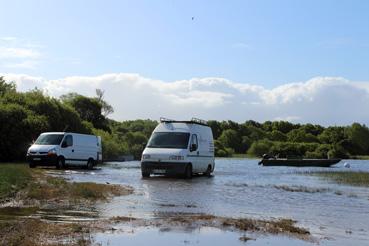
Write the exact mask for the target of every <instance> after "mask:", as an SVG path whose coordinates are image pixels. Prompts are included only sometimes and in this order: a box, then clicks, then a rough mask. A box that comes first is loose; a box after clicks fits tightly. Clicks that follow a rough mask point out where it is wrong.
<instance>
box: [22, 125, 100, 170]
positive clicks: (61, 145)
mask: <svg viewBox="0 0 369 246" xmlns="http://www.w3.org/2000/svg"><path fill="white" fill-rule="evenodd" d="M27 161H28V163H29V166H30V167H31V168H33V167H36V166H56V167H58V168H64V167H65V166H67V165H79V166H85V167H87V168H89V169H92V168H93V166H94V165H96V164H97V163H98V162H101V161H102V151H101V137H99V136H94V135H86V134H78V133H71V132H45V133H42V134H41V135H40V136H39V137H38V138H37V140H36V141H35V142H34V143H33V144H32V146H31V147H30V148H29V149H28V151H27Z"/></svg>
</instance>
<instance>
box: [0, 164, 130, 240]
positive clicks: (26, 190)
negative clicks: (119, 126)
mask: <svg viewBox="0 0 369 246" xmlns="http://www.w3.org/2000/svg"><path fill="white" fill-rule="evenodd" d="M46 170H47V169H46ZM46 170H45V169H30V168H28V166H26V165H25V164H0V245H28V246H33V245H60V243H58V242H65V243H66V244H68V245H90V244H91V242H90V233H92V232H93V231H96V230H97V231H99V230H104V228H100V225H96V223H97V222H88V223H87V222H85V223H82V222H78V221H76V222H72V223H71V222H69V223H60V222H59V223H55V222H53V221H47V220H46V221H45V220H41V219H39V218H37V216H36V218H34V217H32V215H35V214H37V213H38V212H42V211H43V210H44V209H49V210H51V211H56V212H61V213H62V211H64V210H72V211H82V210H83V211H91V210H92V209H94V205H95V203H96V202H102V201H107V200H109V198H111V197H113V196H119V195H127V194H131V193H132V191H133V190H132V189H131V188H130V187H123V186H120V185H110V184H109V185H108V184H96V183H90V182H82V183H77V182H67V181H66V180H65V179H63V178H60V177H53V176H50V175H48V174H47V173H46ZM94 223H95V224H94Z"/></svg>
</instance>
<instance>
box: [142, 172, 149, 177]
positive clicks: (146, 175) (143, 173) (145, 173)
mask: <svg viewBox="0 0 369 246" xmlns="http://www.w3.org/2000/svg"><path fill="white" fill-rule="evenodd" d="M141 174H142V177H143V178H150V172H147V171H141Z"/></svg>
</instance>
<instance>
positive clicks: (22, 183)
mask: <svg viewBox="0 0 369 246" xmlns="http://www.w3.org/2000/svg"><path fill="white" fill-rule="evenodd" d="M131 192H132V190H131V189H130V188H128V187H122V186H120V185H107V184H96V183H91V182H81V183H79V182H67V181H66V180H65V179H63V178H59V177H52V176H48V175H47V174H46V173H45V170H42V169H30V168H28V167H27V166H26V165H24V164H1V165H0V199H1V200H0V201H4V200H9V199H13V198H15V197H17V199H24V200H31V199H35V200H40V201H50V200H54V199H58V200H68V201H78V200H89V201H92V202H94V201H98V200H107V199H108V198H109V197H112V196H119V195H127V194H130V193H131Z"/></svg>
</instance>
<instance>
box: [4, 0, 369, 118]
mask: <svg viewBox="0 0 369 246" xmlns="http://www.w3.org/2000/svg"><path fill="white" fill-rule="evenodd" d="M0 6H1V17H2V21H1V22H0V76H5V79H6V80H8V81H15V82H16V83H17V87H18V89H19V90H21V91H27V90H29V89H33V88H34V87H36V86H37V87H38V88H40V89H43V90H44V91H45V92H46V93H47V94H49V95H51V96H54V97H58V96H60V95H62V94H65V93H68V92H77V93H80V94H83V95H89V96H93V95H94V94H95V89H96V88H100V89H103V90H104V91H105V96H106V99H107V100H108V102H110V103H111V104H112V106H113V107H114V109H115V112H114V114H112V115H110V117H112V118H113V119H117V120H127V119H137V118H151V119H158V118H159V117H161V116H165V117H168V118H175V119H188V118H191V117H192V116H196V117H199V118H205V119H217V120H224V119H231V120H235V121H239V122H242V121H245V120H248V119H253V120H258V121H265V120H289V121H293V122H301V123H306V122H311V123H318V124H323V125H347V124H351V123H352V122H360V123H365V124H369V114H368V113H367V111H366V110H362V109H365V108H369V74H368V73H369V14H368V13H369V1H358V0H357V1H352V0H351V1H343V0H341V1H338V0H337V1H330V0H324V1H313V0H309V1H300V0H299V1H262V0H257V1H256V0H255V1H246V0H245V1H188V0H186V1H185V0H183V1H169V0H168V1H87V0H86V1H76V0H74V1H67V0H65V1H64V0H63V1H51V0H50V1H31V0H29V1H17V0H12V1H2V0H0ZM192 17H193V18H194V19H193V20H192Z"/></svg>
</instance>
